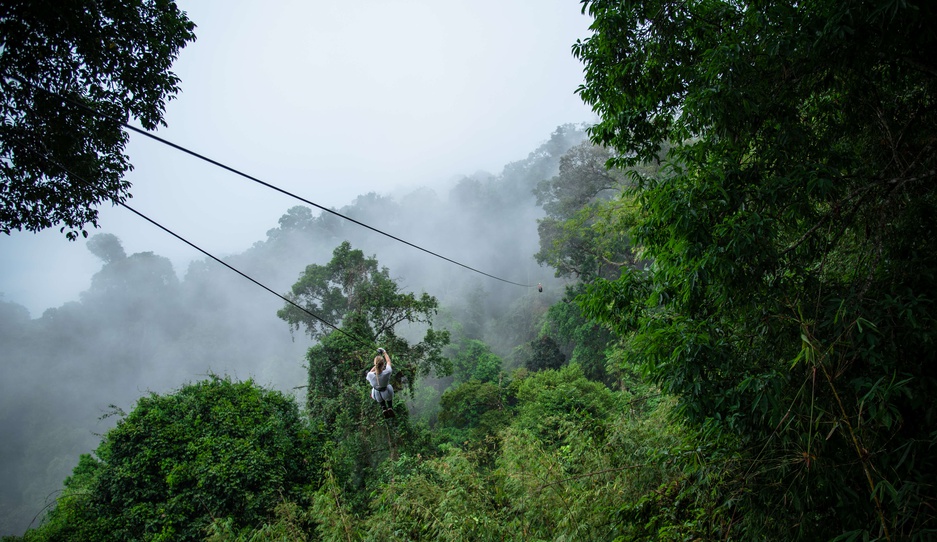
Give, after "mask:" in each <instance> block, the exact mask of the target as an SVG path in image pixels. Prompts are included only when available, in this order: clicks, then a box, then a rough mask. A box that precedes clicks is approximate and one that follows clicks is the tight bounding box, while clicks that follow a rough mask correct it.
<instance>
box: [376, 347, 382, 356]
mask: <svg viewBox="0 0 937 542" xmlns="http://www.w3.org/2000/svg"><path fill="white" fill-rule="evenodd" d="M377 354H378V355H379V356H380V355H383V354H384V349H383V348H378V349H377Z"/></svg>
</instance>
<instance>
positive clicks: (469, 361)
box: [452, 339, 501, 384]
mask: <svg viewBox="0 0 937 542" xmlns="http://www.w3.org/2000/svg"><path fill="white" fill-rule="evenodd" d="M452 369H453V371H452V372H453V376H454V377H455V383H456V384H460V383H462V382H467V381H469V380H472V379H474V380H478V381H480V382H492V381H495V380H497V379H498V374H499V373H500V372H501V358H499V357H498V356H497V355H495V354H494V353H493V352H492V351H491V348H490V347H489V346H488V345H487V344H485V343H484V342H482V341H479V340H476V339H465V340H463V341H462V342H461V344H459V347H458V349H456V351H455V353H454V354H453V358H452Z"/></svg>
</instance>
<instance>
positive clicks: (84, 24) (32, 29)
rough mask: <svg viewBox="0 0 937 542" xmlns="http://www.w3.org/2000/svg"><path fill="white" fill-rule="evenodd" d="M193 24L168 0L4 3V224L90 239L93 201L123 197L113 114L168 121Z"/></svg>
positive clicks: (0, 30) (0, 169) (0, 138)
mask: <svg viewBox="0 0 937 542" xmlns="http://www.w3.org/2000/svg"><path fill="white" fill-rule="evenodd" d="M194 29H195V24H193V23H192V22H191V21H189V19H188V18H187V17H186V15H185V12H183V11H180V10H179V9H178V8H177V7H176V5H175V3H174V2H172V1H171V0H143V1H140V2H134V3H133V4H128V3H127V2H122V1H120V0H101V1H98V2H93V3H86V2H69V3H64V4H56V5H55V6H54V8H53V6H50V5H48V4H46V3H43V2H15V1H13V2H11V1H4V2H3V3H2V5H0V36H3V43H2V49H0V89H2V92H0V96H2V98H0V114H2V117H3V122H2V123H0V159H2V160H0V162H2V165H0V231H2V232H4V233H7V234H9V233H10V232H11V231H12V230H22V229H26V230H28V231H39V230H42V229H46V228H49V227H52V226H55V225H59V224H62V225H63V226H62V230H63V231H64V230H65V229H66V228H67V229H68V230H69V231H68V232H67V236H68V238H69V239H75V238H76V237H77V236H78V234H79V231H80V233H81V234H82V235H84V236H85V237H87V235H88V233H87V231H85V230H84V229H83V228H84V225H85V224H88V223H91V224H92V225H93V226H95V227H97V225H98V223H97V217H98V213H97V209H95V206H96V205H98V204H99V203H101V202H103V201H111V202H114V203H118V202H122V201H124V200H125V199H126V198H127V197H129V196H130V192H129V190H130V183H129V182H128V181H126V180H124V174H125V173H126V172H127V171H128V170H130V169H131V167H132V166H131V165H130V162H129V160H128V157H127V156H126V155H124V147H125V146H126V144H127V141H128V136H127V134H126V132H124V131H123V129H122V127H121V126H120V125H119V124H118V122H124V121H126V120H127V119H128V118H132V119H136V120H138V121H139V122H140V124H141V125H142V126H143V127H144V128H145V129H147V130H152V129H155V128H156V127H157V126H159V125H165V122H164V121H163V113H164V111H165V106H166V102H167V101H168V100H171V99H172V98H173V97H174V96H175V94H176V93H177V92H178V91H179V78H178V77H176V75H175V74H173V73H172V72H171V71H170V67H171V65H172V63H173V61H174V60H175V59H176V57H177V56H178V54H179V51H180V49H182V48H183V47H185V45H186V44H187V43H188V42H190V41H193V40H195V34H194V33H193V31H194ZM90 110H95V111H98V112H100V113H101V115H97V114H94V113H92V112H91V111H90ZM105 115H106V116H105Z"/></svg>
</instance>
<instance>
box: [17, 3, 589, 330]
mask: <svg viewBox="0 0 937 542" xmlns="http://www.w3.org/2000/svg"><path fill="white" fill-rule="evenodd" d="M178 4H179V6H180V7H181V8H182V9H183V10H185V11H186V12H187V13H188V15H189V18H190V19H192V20H193V21H194V22H195V23H196V24H197V25H198V28H197V29H196V35H197V37H198V39H197V41H196V42H195V43H192V44H190V45H189V46H188V47H186V48H185V49H184V50H182V52H181V54H180V57H179V59H178V61H177V62H176V64H175V66H174V71H175V73H176V74H177V75H179V76H180V77H181V79H182V83H181V87H182V92H181V93H180V94H179V96H178V97H177V99H176V100H174V101H172V102H170V103H169V104H168V107H167V111H166V122H167V124H168V127H165V128H162V129H160V130H159V131H158V135H159V136H161V137H164V138H166V139H169V140H171V141H173V142H175V143H178V144H180V145H183V146H185V147H188V148H191V149H192V150H194V151H196V152H199V153H201V154H204V155H207V156H209V157H210V158H213V159H215V160H218V161H221V162H224V163H226V164H228V165H230V166H232V167H234V168H237V169H239V170H241V171H244V172H245V173H248V174H250V175H253V176H255V177H259V178H260V179H262V180H264V181H266V182H269V183H271V184H274V185H277V186H280V187H282V188H284V189H286V190H289V191H291V192H294V193H297V194H298V195H300V196H303V197H305V198H306V199H309V200H312V201H314V202H316V203H318V204H321V205H323V206H326V207H336V208H338V207H341V206H344V205H347V204H349V203H351V202H352V200H353V199H354V198H355V196H357V195H360V194H364V193H367V192H372V191H373V192H377V193H380V194H387V195H391V194H394V193H397V192H399V191H400V190H401V189H405V188H408V187H416V186H421V185H433V184H440V183H441V182H444V181H446V180H449V179H451V178H453V177H455V176H459V175H467V174H472V173H474V172H475V171H477V170H486V171H489V172H491V173H495V174H497V173H499V172H500V170H501V168H502V167H503V166H504V165H505V164H507V163H509V162H513V161H516V160H519V159H522V158H525V157H526V155H527V153H528V152H530V151H532V150H534V149H535V148H536V147H537V146H538V145H539V144H540V143H542V142H543V141H545V140H546V139H547V138H548V137H549V135H550V133H551V132H552V131H553V129H554V128H556V127H557V126H558V125H560V124H564V123H569V122H573V123H580V122H588V121H591V120H592V119H593V115H592V114H591V112H590V110H589V108H588V107H586V106H585V105H583V103H582V101H581V100H580V99H579V97H578V95H576V94H575V89H576V88H577V87H578V86H579V84H580V83H581V82H582V65H581V64H580V63H579V62H578V61H576V60H575V59H574V58H573V57H572V54H571V52H570V50H571V46H572V44H573V43H574V42H575V41H576V39H580V38H584V37H586V36H587V35H588V26H589V20H588V18H587V17H586V16H584V15H582V14H581V13H580V4H579V2H578V1H576V0H444V1H440V0H361V1H359V2H356V3H346V2H334V1H330V2H325V1H321V0H304V1H300V0H296V1H283V0H277V1H276V2H246V1H232V0H224V1H222V0H200V1H194V0H192V1H185V0H180V1H178ZM128 154H129V155H130V159H131V162H132V163H133V164H134V167H135V170H134V171H133V172H132V173H130V175H129V180H130V181H131V183H132V184H133V187H132V189H131V192H132V194H133V199H132V200H130V201H129V202H128V203H129V204H130V205H131V206H133V207H134V208H136V209H137V210H138V211H140V212H142V213H144V214H146V215H147V216H149V217H150V218H152V219H154V220H156V221H158V222H160V223H162V224H163V225H164V226H166V227H167V228H169V229H171V230H173V231H175V232H176V233H178V234H180V235H182V236H183V237H186V238H188V239H189V240H190V241H192V242H193V243H195V244H197V245H200V246H201V247H202V248H204V249H206V250H208V251H209V252H212V253H214V254H216V255H218V256H224V255H227V254H231V253H237V252H241V251H243V250H245V249H247V248H249V247H250V246H251V245H252V244H253V243H255V242H257V241H261V240H263V239H264V238H265V233H266V231H267V230H269V229H271V228H273V227H276V226H277V219H278V218H279V217H280V216H281V215H282V214H283V213H284V212H285V211H286V209H288V208H289V207H291V206H293V205H297V204H299V202H297V201H295V200H292V199H290V198H288V197H287V196H284V195H282V194H278V193H276V192H274V191H271V190H269V189H267V188H263V187H261V186H259V185H257V184H254V183H251V182H250V181H247V180H245V179H243V178H240V177H237V176H235V175H232V174H230V173H227V172H224V171H222V170H220V169H217V168H215V167H213V166H210V165H208V164H205V163H203V162H200V161H198V160H197V159H195V158H192V157H189V156H186V155H184V154H181V153H179V152H178V151H175V150H173V149H171V148H169V147H166V146H163V145H161V144H159V143H157V142H154V141H152V140H149V139H147V138H145V137H143V136H140V135H132V137H131V142H130V145H129V147H128ZM100 224H101V228H100V229H98V230H93V231H91V233H92V234H93V233H113V234H115V235H117V236H118V237H119V238H120V239H121V241H122V242H123V245H124V249H125V250H126V252H127V253H128V254H132V253H135V252H142V251H153V252H155V253H157V254H159V255H163V256H167V257H169V258H170V259H171V260H172V261H173V264H174V266H175V268H176V272H177V274H179V275H182V274H183V273H184V272H185V269H186V266H187V265H188V262H189V261H191V260H193V259H200V258H202V257H203V256H202V255H201V254H200V253H198V252H196V251H195V250H194V249H192V248H190V247H188V246H187V245H185V244H183V243H182V242H180V241H178V240H177V239H175V238H173V237H171V236H170V235H168V234H166V233H165V232H163V231H161V230H159V229H157V228H156V227H154V226H152V225H151V224H149V223H147V222H145V221H144V220H143V219H141V218H139V217H137V216H135V215H133V214H131V213H130V212H129V211H127V210H125V209H122V208H119V207H116V208H114V207H110V206H105V207H102V208H101V213H100ZM372 225H374V226H376V227H380V223H379V221H378V220H377V219H376V220H375V221H374V223H373V224H372ZM391 233H392V232H391ZM410 241H412V242H415V243H419V241H420V240H419V239H411V240H410ZM0 261H2V262H3V263H2V267H0V296H2V297H0V299H2V300H3V301H12V302H16V303H19V304H21V305H24V306H25V307H26V308H28V309H29V310H30V312H31V313H32V315H33V317H39V316H41V314H42V312H43V311H44V310H45V309H46V308H49V307H57V306H60V305H61V304H63V303H65V302H67V301H71V300H77V299H78V294H79V292H81V291H83V290H86V289H87V288H88V286H89V285H90V279H91V276H92V275H93V274H94V273H95V272H96V271H97V270H98V269H99V268H100V266H101V264H100V262H99V261H98V260H97V259H96V258H95V257H94V256H93V255H92V254H91V253H90V252H88V250H87V249H86V248H85V242H84V240H81V241H78V242H68V241H67V240H65V238H64V235H62V234H60V233H58V229H57V228H56V229H54V230H51V231H46V232H43V233H40V234H32V233H26V232H14V233H13V235H11V236H9V237H8V236H6V235H2V234H0ZM180 278H181V276H180Z"/></svg>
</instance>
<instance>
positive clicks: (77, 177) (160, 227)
mask: <svg viewBox="0 0 937 542" xmlns="http://www.w3.org/2000/svg"><path fill="white" fill-rule="evenodd" d="M33 150H34V151H36V152H38V154H39V155H40V156H42V157H43V158H44V159H45V160H46V161H48V162H49V163H50V164H52V165H54V166H55V167H58V168H61V169H62V171H64V172H65V173H66V174H67V175H68V176H70V177H73V178H75V179H76V180H78V181H79V182H82V183H86V181H85V180H84V179H83V178H82V177H81V176H79V175H77V174H75V173H73V172H72V171H71V170H69V169H68V168H66V167H65V166H63V165H61V164H59V163H58V162H57V161H56V160H54V159H52V158H51V157H50V156H49V155H48V154H46V153H45V152H42V151H41V150H37V149H36V148H35V147H33ZM117 204H118V205H120V206H121V207H123V208H125V209H127V210H128V211H130V212H132V213H133V214H135V215H137V216H139V217H140V218H142V219H144V220H146V221H147V222H149V223H150V224H153V225H154V226H156V227H157V228H159V229H161V230H163V231H164V232H166V233H168V234H169V235H172V236H173V237H175V238H176V239H178V240H180V241H182V242H183V243H185V244H187V245H189V246H190V247H192V248H194V249H195V250H197V251H199V252H201V253H202V254H204V255H206V256H208V257H209V258H211V259H212V260H215V261H216V262H218V263H220V264H221V265H223V266H225V267H227V268H228V269H230V270H231V271H234V272H235V273H237V274H238V275H241V276H242V277H244V278H246V279H247V280H249V281H251V282H253V283H254V284H256V285H257V286H260V287H261V288H263V289H264V290H266V291H268V292H270V293H271V294H273V295H275V296H277V297H279V298H280V299H282V300H283V301H286V302H287V303H289V304H290V305H292V306H294V307H296V308H297V309H299V310H301V311H303V312H304V313H306V314H308V315H309V316H311V317H312V318H314V319H316V320H318V321H319V322H321V323H322V324H324V325H326V326H328V327H330V328H332V329H334V330H335V331H337V332H339V333H341V334H342V335H345V336H346V337H348V338H349V339H351V340H353V341H355V342H356V343H358V344H359V345H362V346H364V347H366V348H371V347H372V346H373V345H372V344H371V343H370V342H367V341H365V340H364V339H361V338H360V337H357V336H355V335H352V334H350V333H348V332H347V331H345V330H344V329H342V328H340V327H338V326H336V325H335V324H333V323H331V322H329V321H328V320H326V319H324V318H322V317H320V316H318V315H317V314H315V313H313V312H312V311H310V310H309V309H307V308H305V307H303V306H301V305H299V304H298V303H296V302H295V301H293V300H292V299H289V298H288V297H286V296H284V295H281V294H280V293H278V292H276V291H274V290H273V289H271V288H270V287H268V286H267V285H265V284H263V283H261V282H260V281H258V280H256V279H254V278H253V277H251V276H250V275H248V274H246V273H244V272H242V271H241V270H239V269H237V268H235V267H234V266H232V265H230V264H228V263H227V262H225V261H223V260H221V259H220V258H218V257H216V256H215V255H214V254H211V253H210V252H208V251H207V250H204V249H203V248H201V247H199V246H198V245H196V244H195V243H193V242H191V241H189V240H188V239H186V238H184V237H182V236H181V235H179V234H177V233H176V232H174V231H172V230H170V229H169V228H167V227H165V226H163V225H162V224H160V223H159V222H156V221H155V220H153V219H152V218H150V217H148V216H146V215H145V214H143V213H141V212H140V211H137V210H136V209H134V208H133V207H131V206H129V205H127V204H126V203H124V202H123V201H118V202H117Z"/></svg>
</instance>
